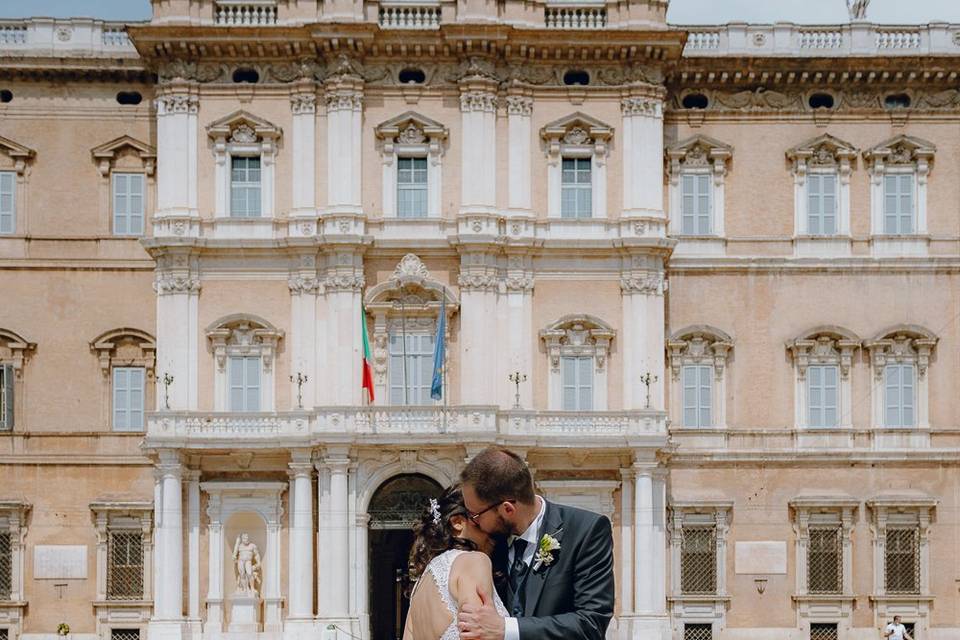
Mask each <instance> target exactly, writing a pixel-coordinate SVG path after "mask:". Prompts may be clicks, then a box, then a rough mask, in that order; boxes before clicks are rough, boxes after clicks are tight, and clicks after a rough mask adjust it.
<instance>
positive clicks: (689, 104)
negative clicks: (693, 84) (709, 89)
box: [680, 93, 709, 109]
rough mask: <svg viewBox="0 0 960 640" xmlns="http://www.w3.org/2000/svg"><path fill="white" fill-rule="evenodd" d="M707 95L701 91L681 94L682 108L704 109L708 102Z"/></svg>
mask: <svg viewBox="0 0 960 640" xmlns="http://www.w3.org/2000/svg"><path fill="white" fill-rule="evenodd" d="M708 102H709V101H708V100H707V96H705V95H703V94H702V93H690V94H688V95H685V96H683V100H681V101H680V104H682V105H683V108H684V109H706V108H707V104H708Z"/></svg>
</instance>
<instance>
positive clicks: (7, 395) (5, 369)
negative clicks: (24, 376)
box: [0, 364, 14, 431]
mask: <svg viewBox="0 0 960 640" xmlns="http://www.w3.org/2000/svg"><path fill="white" fill-rule="evenodd" d="M0 369H2V373H3V386H2V389H0V392H2V393H3V415H0V418H2V419H3V425H0V426H2V427H3V429H4V430H6V431H11V430H13V405H14V389H13V382H14V379H13V375H14V373H13V365H12V364H4V365H0Z"/></svg>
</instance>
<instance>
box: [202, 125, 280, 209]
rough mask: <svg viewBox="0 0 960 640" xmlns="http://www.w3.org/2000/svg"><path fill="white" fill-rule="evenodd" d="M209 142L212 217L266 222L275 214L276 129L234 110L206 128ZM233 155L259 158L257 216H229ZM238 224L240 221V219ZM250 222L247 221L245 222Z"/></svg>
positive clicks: (278, 133)
mask: <svg viewBox="0 0 960 640" xmlns="http://www.w3.org/2000/svg"><path fill="white" fill-rule="evenodd" d="M207 135H208V136H209V137H210V139H211V140H212V141H213V145H212V147H213V157H214V184H215V197H214V210H213V214H214V218H215V219H228V220H229V221H230V222H236V221H238V220H239V221H252V223H253V224H256V223H257V221H266V223H268V224H269V223H270V222H271V219H272V218H274V217H275V215H276V214H275V203H274V200H275V196H274V193H275V190H276V158H277V154H278V146H277V145H278V140H279V138H280V129H279V128H277V127H276V126H274V125H273V124H271V123H269V122H267V121H266V120H263V119H261V118H258V117H256V116H253V115H251V114H249V113H246V112H244V111H237V112H235V113H233V114H231V115H229V116H227V117H225V118H221V119H220V120H217V121H216V122H214V123H212V124H210V125H209V126H208V127H207ZM234 156H238V157H240V156H246V157H250V156H252V157H259V158H260V215H259V216H255V217H240V216H233V215H232V207H231V202H230V198H231V183H232V173H233V171H232V158H233V157H234ZM241 224H242V222H241ZM248 224H250V222H248Z"/></svg>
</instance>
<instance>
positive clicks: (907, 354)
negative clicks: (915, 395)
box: [864, 327, 937, 380]
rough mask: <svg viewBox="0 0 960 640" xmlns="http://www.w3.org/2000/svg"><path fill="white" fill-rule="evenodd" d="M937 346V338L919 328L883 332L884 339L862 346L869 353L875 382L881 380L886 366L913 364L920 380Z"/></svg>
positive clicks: (925, 372) (924, 374)
mask: <svg viewBox="0 0 960 640" xmlns="http://www.w3.org/2000/svg"><path fill="white" fill-rule="evenodd" d="M936 345H937V337H936V336H934V335H933V334H932V333H930V332H929V331H926V330H925V329H921V328H919V327H909V328H904V329H902V330H897V331H893V332H885V335H884V337H881V338H878V339H876V340H870V341H868V342H866V343H865V344H864V346H865V347H866V348H867V349H868V350H869V351H870V359H871V361H872V362H873V373H874V376H875V377H876V378H877V380H882V379H883V371H884V367H885V366H886V365H887V364H902V363H913V364H915V365H916V366H917V374H918V376H919V377H920V378H921V379H922V378H923V377H924V376H926V374H927V368H928V367H929V366H930V355H931V353H932V352H933V348H934V347H935V346H936Z"/></svg>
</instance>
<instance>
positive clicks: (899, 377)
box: [883, 364, 914, 427]
mask: <svg viewBox="0 0 960 640" xmlns="http://www.w3.org/2000/svg"><path fill="white" fill-rule="evenodd" d="M913 372H914V369H913V365H912V364H888V365H887V366H885V367H884V370H883V383H884V384H883V386H884V399H883V406H884V414H885V415H884V426H887V427H912V426H914V411H913V407H914V397H913V388H914V384H913V378H914V373H913Z"/></svg>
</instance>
